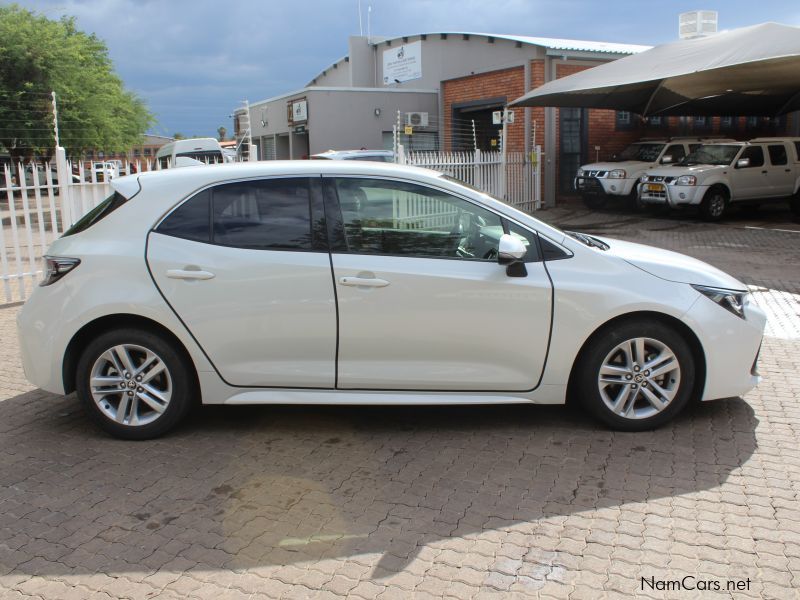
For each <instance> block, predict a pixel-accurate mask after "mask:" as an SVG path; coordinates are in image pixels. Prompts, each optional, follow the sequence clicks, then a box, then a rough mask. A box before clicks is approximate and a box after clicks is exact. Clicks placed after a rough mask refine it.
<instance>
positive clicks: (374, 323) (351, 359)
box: [333, 254, 552, 391]
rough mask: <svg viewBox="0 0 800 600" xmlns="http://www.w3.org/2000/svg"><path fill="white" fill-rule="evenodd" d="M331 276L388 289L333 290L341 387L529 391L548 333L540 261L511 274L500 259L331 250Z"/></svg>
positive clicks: (547, 295) (546, 287) (546, 284)
mask: <svg viewBox="0 0 800 600" xmlns="http://www.w3.org/2000/svg"><path fill="white" fill-rule="evenodd" d="M333 267H334V275H335V278H336V280H337V282H338V281H340V280H341V278H343V277H356V276H362V277H363V276H364V274H365V273H368V274H369V276H370V277H375V278H378V279H383V280H384V281H387V282H389V285H387V286H385V287H380V288H377V287H360V286H356V287H351V286H341V285H340V286H337V295H338V300H339V387H340V388H367V389H393V390H403V389H405V390H409V389H411V390H413V389H417V390H451V391H456V390H496V391H499V390H516V391H522V390H530V389H533V388H535V387H536V386H537V384H538V382H539V378H540V376H541V372H542V367H543V366H544V362H545V358H546V355H547V345H548V341H549V337H550V313H551V310H550V309H551V297H552V292H551V286H550V279H549V277H548V276H547V272H546V271H545V269H544V265H543V263H542V262H538V263H528V264H526V268H527V271H528V275H527V277H509V276H508V275H507V274H506V269H505V267H503V266H501V265H498V264H497V263H496V262H485V261H469V260H457V259H455V260H449V259H438V260H437V259H432V258H408V257H395V256H368V255H359V254H352V255H351V254H334V255H333Z"/></svg>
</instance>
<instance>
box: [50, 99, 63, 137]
mask: <svg viewBox="0 0 800 600" xmlns="http://www.w3.org/2000/svg"><path fill="white" fill-rule="evenodd" d="M50 95H51V96H52V97H53V133H54V134H55V138H56V148H58V147H59V146H60V145H61V143H60V141H59V139H58V106H57V105H56V93H55V92H50Z"/></svg>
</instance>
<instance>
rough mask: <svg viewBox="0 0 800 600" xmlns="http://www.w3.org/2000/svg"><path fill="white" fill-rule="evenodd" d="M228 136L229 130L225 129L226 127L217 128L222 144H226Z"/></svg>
mask: <svg viewBox="0 0 800 600" xmlns="http://www.w3.org/2000/svg"><path fill="white" fill-rule="evenodd" d="M226 135H228V130H227V129H225V128H224V127H218V128H217V138H218V139H219V141H220V142H224V141H225V136H226Z"/></svg>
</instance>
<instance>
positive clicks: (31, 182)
mask: <svg viewBox="0 0 800 600" xmlns="http://www.w3.org/2000/svg"><path fill="white" fill-rule="evenodd" d="M34 169H35V171H36V172H35V174H34ZM23 172H24V173H25V191H26V195H27V196H28V197H33V196H35V195H36V188H37V187H38V188H39V193H40V194H42V195H47V193H48V192H47V184H48V181H47V169H46V168H45V166H44V165H42V164H41V163H37V164H35V165H34V164H27V165H25V166H24V168H23ZM9 174H10V176H11V179H10V181H6V179H5V176H4V174H3V172H2V171H0V199H2V200H6V199H8V192H9V189H10V191H11V193H12V195H14V196H16V197H17V198H21V197H22V185H21V183H20V177H19V170H18V169H17V168H16V167H14V168H13V170H12V169H10V170H9ZM71 180H72V183H80V181H81V179H80V177H79V176H78V175H76V174H71ZM50 184H51V185H52V186H53V194H54V195H56V196H57V195H58V194H59V193H60V188H59V187H58V171H56V168H55V166H51V167H50ZM9 186H10V188H9Z"/></svg>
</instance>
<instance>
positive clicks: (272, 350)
mask: <svg viewBox="0 0 800 600" xmlns="http://www.w3.org/2000/svg"><path fill="white" fill-rule="evenodd" d="M147 260H148V264H149V267H150V271H151V273H152V275H153V281H154V282H155V284H156V285H157V286H158V289H159V290H160V291H161V293H162V294H163V295H164V298H166V300H167V301H168V302H169V304H170V305H171V306H172V308H173V309H174V310H175V312H176V313H177V314H178V315H180V318H181V320H182V321H183V322H184V323H185V324H186V327H187V328H188V329H189V331H191V333H192V335H193V336H194V337H195V339H196V340H197V341H198V343H199V344H200V345H201V346H202V347H203V349H204V350H205V351H206V353H207V354H208V356H209V357H210V359H211V360H212V362H213V363H214V365H215V366H216V367H217V369H218V371H219V373H220V376H221V377H222V378H223V379H224V380H225V381H227V382H229V383H231V384H232V385H238V386H266V387H275V386H277V387H321V388H332V387H333V386H334V382H335V378H336V373H335V366H336V302H335V299H334V291H333V283H332V281H331V264H330V259H329V257H328V253H327V252H281V251H264V250H250V249H244V248H230V247H227V246H219V245H214V244H207V243H201V242H195V241H190V240H184V239H180V238H176V237H172V236H168V235H162V234H160V233H158V232H153V233H151V234H150V236H149V239H148V244H147ZM187 267H188V268H190V269H196V270H198V271H199V270H202V271H204V272H207V273H210V274H212V275H213V277H212V278H210V279H205V280H202V279H194V280H193V279H175V278H172V277H170V272H171V271H173V270H184V269H186V268H187Z"/></svg>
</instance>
